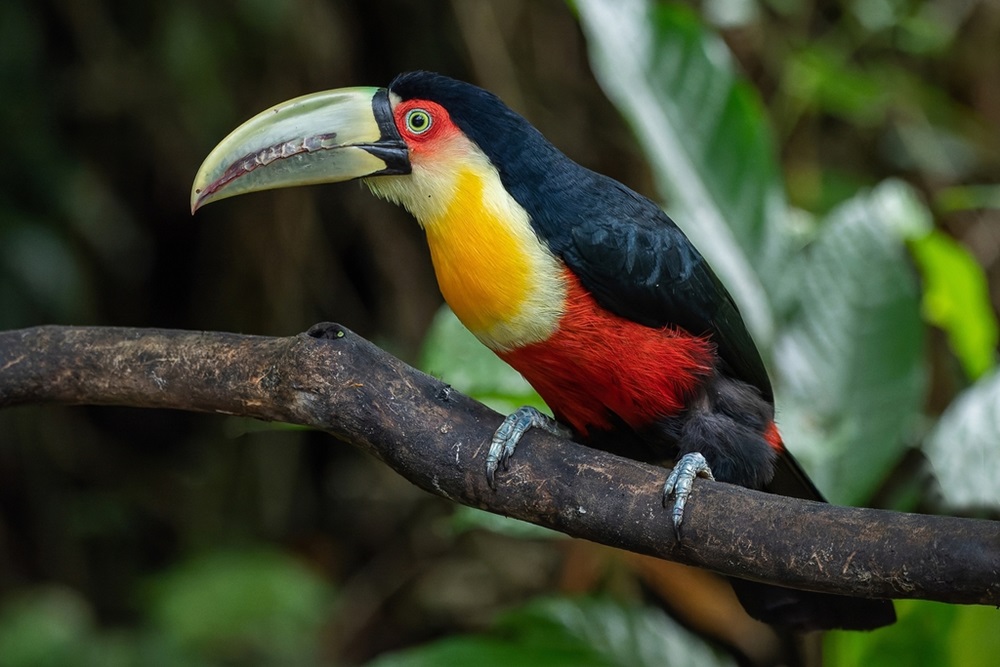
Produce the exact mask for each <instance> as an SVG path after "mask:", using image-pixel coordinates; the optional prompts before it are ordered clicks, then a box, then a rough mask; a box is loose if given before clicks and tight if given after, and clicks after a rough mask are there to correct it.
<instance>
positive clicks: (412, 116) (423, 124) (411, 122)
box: [406, 109, 432, 134]
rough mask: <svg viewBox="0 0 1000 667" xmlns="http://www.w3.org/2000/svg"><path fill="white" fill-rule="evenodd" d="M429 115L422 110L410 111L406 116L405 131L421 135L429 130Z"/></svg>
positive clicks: (430, 122)
mask: <svg viewBox="0 0 1000 667" xmlns="http://www.w3.org/2000/svg"><path fill="white" fill-rule="evenodd" d="M431 124H432V121H431V115H430V114H429V113H427V112H426V111H425V110H423V109H411V110H410V111H409V112H407V114H406V129H408V130H409V131H410V132H412V133H413V134H423V133H424V132H426V131H427V130H429V129H431Z"/></svg>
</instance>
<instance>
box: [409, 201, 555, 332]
mask: <svg viewBox="0 0 1000 667" xmlns="http://www.w3.org/2000/svg"><path fill="white" fill-rule="evenodd" d="M456 199H457V201H455V202H453V204H452V206H451V207H449V210H448V211H447V213H446V215H444V216H442V217H441V218H440V219H437V220H434V221H433V222H432V223H431V224H427V225H425V229H426V232H427V241H428V245H429V246H430V251H431V259H432V261H433V263H434V272H435V274H436V276H437V281H438V286H439V287H440V289H441V294H442V295H443V296H444V298H445V301H447V302H448V305H449V306H450V307H451V309H452V310H453V311H454V312H455V315H456V316H457V317H458V319H459V320H461V321H462V323H463V324H464V325H465V326H466V328H468V329H469V330H470V331H471V332H472V333H473V334H474V335H475V336H476V337H478V338H479V339H480V340H481V341H482V342H483V343H484V344H485V345H487V346H488V347H490V348H491V349H493V350H505V349H512V348H515V347H521V346H523V345H528V344H531V343H535V342H539V341H542V340H545V339H546V338H548V337H549V336H550V335H551V334H552V333H553V332H554V331H555V328H556V326H557V324H558V321H559V318H560V316H561V314H562V311H563V307H564V304H563V302H564V300H565V286H564V284H563V279H562V275H561V263H560V262H559V260H558V259H556V258H555V257H554V256H553V255H552V254H551V252H549V250H548V248H547V247H545V246H544V245H543V244H542V243H541V242H540V241H539V240H538V239H537V238H536V237H535V235H534V232H533V231H532V230H531V228H530V224H529V223H528V220H527V214H525V213H523V211H520V210H517V209H514V208H512V207H506V208H504V207H497V206H490V205H489V203H488V202H484V201H483V195H482V192H481V190H480V191H479V192H477V191H476V188H467V189H465V190H462V191H461V194H460V195H459V196H458V197H457V198H456Z"/></svg>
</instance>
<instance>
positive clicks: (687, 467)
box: [663, 452, 715, 540]
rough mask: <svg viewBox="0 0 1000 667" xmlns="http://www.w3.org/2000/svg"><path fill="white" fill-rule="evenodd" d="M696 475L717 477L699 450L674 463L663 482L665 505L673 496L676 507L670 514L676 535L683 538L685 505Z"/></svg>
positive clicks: (708, 477) (707, 477)
mask: <svg viewBox="0 0 1000 667" xmlns="http://www.w3.org/2000/svg"><path fill="white" fill-rule="evenodd" d="M695 477H703V478H705V479H715V477H713V476H712V469H711V468H709V467H708V462H707V461H705V457H704V456H702V455H701V454H700V453H699V452H691V453H689V454H685V455H684V456H682V457H681V458H679V459H678V460H677V463H675V464H674V469H673V470H671V471H670V475H669V476H668V477H667V481H666V482H665V483H664V484H663V506H664V507H666V506H667V504H668V502H669V501H670V499H671V498H673V499H674V507H673V509H672V510H671V511H670V516H671V518H672V519H673V522H674V536H675V537H677V539H678V540H680V539H681V522H682V521H683V520H684V506H685V505H686V504H687V500H688V497H690V495H691V485H692V484H693V483H694V479H695Z"/></svg>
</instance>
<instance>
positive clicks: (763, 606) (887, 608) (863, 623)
mask: <svg viewBox="0 0 1000 667" xmlns="http://www.w3.org/2000/svg"><path fill="white" fill-rule="evenodd" d="M730 583H731V584H732V585H733V590H734V591H735V592H736V597H737V598H739V601H740V604H742V605H743V608H744V609H746V610H747V613H748V614H750V615H751V616H753V617H754V618H756V619H757V620H759V621H763V622H765V623H768V624H770V625H776V626H782V627H786V628H788V629H790V630H794V631H796V632H808V631H810V630H834V629H839V630H874V629H875V628H880V627H882V626H884V625H890V624H892V623H894V622H895V621H896V611H895V609H894V608H893V605H892V602H891V601H889V600H866V599H863V598H852V597H847V596H846V595H833V594H831V593H814V592H812V591H799V590H795V589H792V588H783V587H781V586H774V585H772V584H762V583H759V582H756V581H747V580H745V579H730Z"/></svg>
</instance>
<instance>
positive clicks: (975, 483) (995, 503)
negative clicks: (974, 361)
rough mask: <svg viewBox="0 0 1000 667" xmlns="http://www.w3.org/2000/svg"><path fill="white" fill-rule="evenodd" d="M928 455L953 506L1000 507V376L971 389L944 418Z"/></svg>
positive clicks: (927, 443) (926, 449) (933, 433)
mask: <svg viewBox="0 0 1000 667" xmlns="http://www.w3.org/2000/svg"><path fill="white" fill-rule="evenodd" d="M924 452H925V453H926V455H927V458H928V459H929V460H930V463H931V467H932V469H933V471H934V474H935V477H936V478H937V481H938V484H939V485H940V490H941V494H942V496H943V499H944V502H945V504H946V505H947V506H949V507H952V508H956V509H963V510H969V509H976V508H991V509H994V510H995V509H996V508H998V507H1000V484H998V483H997V480H1000V371H994V372H993V373H991V374H990V375H987V376H986V377H984V378H982V379H981V380H979V381H978V382H977V383H976V384H974V385H973V386H971V387H970V388H968V389H966V390H965V391H964V392H962V394H960V395H959V397H958V398H957V399H956V400H955V401H954V402H953V403H952V404H951V405H950V406H948V409H947V410H946V411H945V412H944V414H943V415H941V419H940V420H938V423H937V424H936V425H935V427H934V430H933V431H931V434H930V435H929V436H928V438H927V440H926V441H925V443H924Z"/></svg>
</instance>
